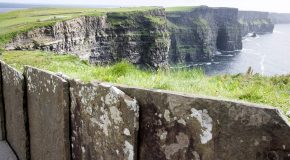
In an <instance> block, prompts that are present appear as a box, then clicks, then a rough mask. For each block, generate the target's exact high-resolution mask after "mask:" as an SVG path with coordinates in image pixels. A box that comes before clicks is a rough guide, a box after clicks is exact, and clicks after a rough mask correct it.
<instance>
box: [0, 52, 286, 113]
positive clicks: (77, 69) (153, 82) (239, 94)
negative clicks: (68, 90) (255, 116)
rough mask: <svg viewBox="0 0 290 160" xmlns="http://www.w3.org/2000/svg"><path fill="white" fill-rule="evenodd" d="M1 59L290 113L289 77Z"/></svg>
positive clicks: (30, 55) (17, 55)
mask: <svg viewBox="0 0 290 160" xmlns="http://www.w3.org/2000/svg"><path fill="white" fill-rule="evenodd" d="M1 59H3V60H4V61H5V62H6V63H8V64H10V65H12V66H14V67H16V68H17V69H19V70H22V69H23V66H24V65H31V66H34V67H38V68H41V69H45V70H49V71H52V72H62V73H64V74H66V75H68V76H70V77H72V78H78V79H81V80H84V81H91V80H100V81H108V82H113V83H120V84H127V85H132V86H140V87H145V88H155V89H166V90H173V91H180V92H186V93H195V94H200V95H210V96H216V97H226V98H229V99H236V100H245V101H249V102H255V103H261V104H268V105H272V106H276V107H279V108H281V109H282V110H283V111H284V112H287V111H289V110H290V94H289V91H290V75H287V76H275V77H262V76H260V75H253V76H250V75H235V76H230V75H222V76H212V77H208V76H205V75H204V74H203V72H202V71H199V70H179V71H162V70H160V71H157V72H152V71H144V70H139V69H137V68H135V67H134V66H132V65H130V64H128V63H125V62H121V63H119V64H116V65H113V66H106V67H104V66H103V67H101V66H92V65H89V64H87V63H86V62H84V61H80V60H79V59H78V58H77V57H74V56H70V55H55V54H52V53H51V54H47V53H45V52H40V51H34V52H31V51H13V52H5V53H4V54H3V55H2V56H1ZM289 118H290V117H289Z"/></svg>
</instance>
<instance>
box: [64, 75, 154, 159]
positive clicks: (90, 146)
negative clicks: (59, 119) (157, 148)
mask: <svg viewBox="0 0 290 160" xmlns="http://www.w3.org/2000/svg"><path fill="white" fill-rule="evenodd" d="M70 94H71V123H72V159H74V160H89V159H100V160H136V159H137V154H136V152H137V133H138V126H139V124H138V117H139V106H138V104H137V102H136V100H134V99H132V98H130V97H128V96H127V95H125V94H124V93H123V92H122V91H120V90H119V89H117V88H115V87H112V86H106V85H99V84H92V83H90V84H83V83H81V82H77V81H71V82H70ZM149 154H150V153H149Z"/></svg>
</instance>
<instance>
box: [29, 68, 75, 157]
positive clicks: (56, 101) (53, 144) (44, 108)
mask: <svg viewBox="0 0 290 160" xmlns="http://www.w3.org/2000/svg"><path fill="white" fill-rule="evenodd" d="M25 76H26V79H27V106H28V116H29V131H30V151H31V160H69V159H70V142H69V84H68V82H67V81H65V80H64V79H63V78H61V77H58V76H56V75H53V74H52V73H48V72H45V71H41V70H38V69H35V68H31V67H26V68H25Z"/></svg>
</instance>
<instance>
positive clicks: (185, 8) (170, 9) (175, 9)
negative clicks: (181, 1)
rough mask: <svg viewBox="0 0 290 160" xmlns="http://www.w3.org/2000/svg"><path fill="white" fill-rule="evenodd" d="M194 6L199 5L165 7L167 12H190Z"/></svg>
mask: <svg viewBox="0 0 290 160" xmlns="http://www.w3.org/2000/svg"><path fill="white" fill-rule="evenodd" d="M194 8H197V7H193V6H178V7H168V8H165V11H166V12H190V11H192V10H193V9H194Z"/></svg>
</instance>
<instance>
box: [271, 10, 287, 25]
mask: <svg viewBox="0 0 290 160" xmlns="http://www.w3.org/2000/svg"><path fill="white" fill-rule="evenodd" d="M269 18H270V19H271V21H272V22H273V23H274V24H290V13H270V14H269Z"/></svg>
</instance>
